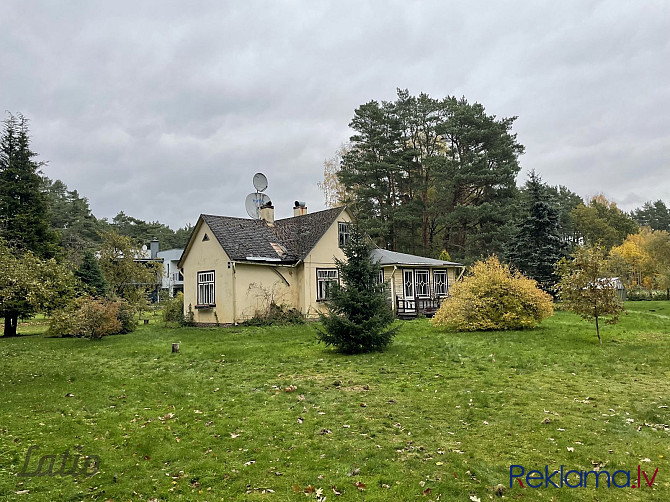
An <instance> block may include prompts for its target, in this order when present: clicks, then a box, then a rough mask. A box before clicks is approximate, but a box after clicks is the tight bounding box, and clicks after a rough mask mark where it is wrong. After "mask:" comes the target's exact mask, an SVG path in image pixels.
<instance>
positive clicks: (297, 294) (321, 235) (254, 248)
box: [178, 203, 460, 326]
mask: <svg viewBox="0 0 670 502" xmlns="http://www.w3.org/2000/svg"><path fill="white" fill-rule="evenodd" d="M351 221H352V216H351V214H350V212H349V210H348V209H347V208H345V207H338V208H333V209H326V210H325V211H318V212H315V213H309V214H307V211H306V208H305V207H304V205H300V204H298V203H296V207H295V208H294V216H293V217H292V218H284V219H281V220H277V221H275V220H274V208H272V207H271V206H270V207H265V208H263V209H262V210H261V218H260V219H257V220H255V219H246V218H231V217H227V216H214V215H208V214H202V215H200V217H199V218H198V221H197V223H196V225H195V227H194V229H193V232H192V233H191V237H190V239H189V242H188V244H187V246H186V248H185V249H184V252H183V254H182V256H181V259H180V260H179V263H178V267H179V268H180V270H181V271H182V273H183V277H184V309H185V311H186V312H188V310H189V307H190V308H191V310H192V311H193V313H194V321H195V323H196V324H197V325H204V326H206V325H213V324H236V323H238V322H243V321H245V320H247V319H250V318H252V317H253V316H254V315H255V314H256V313H257V312H262V311H264V310H265V309H267V307H268V306H269V304H270V303H271V302H274V303H276V304H285V305H288V306H290V307H293V308H296V309H298V310H300V311H301V312H302V313H304V314H306V315H307V316H308V317H315V316H316V315H317V313H318V312H319V311H322V310H323V309H324V300H325V299H326V297H327V295H328V288H329V284H330V283H331V282H333V281H339V277H338V271H337V268H336V266H335V259H336V258H337V259H339V260H345V255H344V252H343V250H342V247H343V245H344V243H345V242H346V240H347V238H348V229H349V224H350V223H351ZM375 253H378V254H379V256H377V255H376V254H375V255H373V258H374V259H376V260H378V261H380V264H381V265H382V267H383V273H384V277H383V280H390V281H391V291H392V299H391V301H392V302H393V305H394V308H396V309H397V308H398V307H400V309H399V310H398V312H399V313H401V314H406V315H412V314H413V315H416V313H418V312H422V311H423V309H424V308H425V307H431V306H432V305H433V304H430V305H429V302H428V299H429V298H435V296H436V294H437V297H440V296H446V294H447V292H448V287H449V284H451V282H453V281H454V280H456V277H457V275H456V269H457V267H460V265H459V264H455V263H454V264H452V263H450V262H440V261H439V260H431V262H430V263H428V262H426V261H422V260H428V259H427V258H421V257H418V256H412V255H404V254H402V253H393V252H391V251H385V250H375ZM408 270H412V273H410V272H409V271H408ZM426 270H427V271H428V273H429V276H428V279H427V281H428V286H427V288H428V289H426V285H425V284H424V282H425V281H426V276H425V273H424V272H425V271H426ZM380 279H381V277H380ZM410 280H411V281H412V285H411V286H410V284H409V281H410ZM416 281H418V282H416ZM450 281H451V282H450ZM405 283H406V284H405ZM437 301H439V298H438V300H437ZM431 308H432V307H431ZM429 310H430V308H428V309H426V312H427V313H430V312H429Z"/></svg>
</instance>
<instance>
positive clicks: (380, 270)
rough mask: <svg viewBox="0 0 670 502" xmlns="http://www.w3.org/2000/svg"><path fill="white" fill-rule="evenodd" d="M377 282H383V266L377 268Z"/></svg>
mask: <svg viewBox="0 0 670 502" xmlns="http://www.w3.org/2000/svg"><path fill="white" fill-rule="evenodd" d="M377 282H378V283H379V284H384V269H383V268H380V269H379V277H378V278H377Z"/></svg>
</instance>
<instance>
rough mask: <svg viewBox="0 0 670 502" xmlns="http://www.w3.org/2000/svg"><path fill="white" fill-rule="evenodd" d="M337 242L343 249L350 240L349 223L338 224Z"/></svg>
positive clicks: (341, 222)
mask: <svg viewBox="0 0 670 502" xmlns="http://www.w3.org/2000/svg"><path fill="white" fill-rule="evenodd" d="M337 240H338V243H339V245H340V247H341V248H343V247H344V245H345V244H346V243H347V241H348V240H349V223H347V222H346V221H340V222H338V223H337Z"/></svg>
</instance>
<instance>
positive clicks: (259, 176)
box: [254, 173, 268, 192]
mask: <svg viewBox="0 0 670 502" xmlns="http://www.w3.org/2000/svg"><path fill="white" fill-rule="evenodd" d="M267 187H268V179H267V178H266V177H265V175H264V174H263V173H256V174H254V188H255V189H256V190H258V191H259V192H263V191H265V189H266V188H267Z"/></svg>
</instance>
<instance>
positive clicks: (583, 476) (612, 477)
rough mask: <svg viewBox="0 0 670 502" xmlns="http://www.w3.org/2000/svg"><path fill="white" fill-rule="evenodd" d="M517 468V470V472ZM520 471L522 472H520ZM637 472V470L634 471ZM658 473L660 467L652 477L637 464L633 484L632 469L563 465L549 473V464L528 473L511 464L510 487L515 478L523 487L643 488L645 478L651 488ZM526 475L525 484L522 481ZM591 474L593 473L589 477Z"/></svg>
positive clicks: (521, 467)
mask: <svg viewBox="0 0 670 502" xmlns="http://www.w3.org/2000/svg"><path fill="white" fill-rule="evenodd" d="M515 469H516V472H515ZM519 471H520V472H519ZM633 473H635V471H633ZM656 474H658V467H657V468H656V470H655V471H654V475H653V476H651V479H650V478H649V476H648V475H647V473H646V472H645V471H643V470H642V468H641V467H640V466H639V465H638V466H637V483H636V484H631V475H630V471H625V470H618V471H614V472H613V473H612V474H610V473H609V471H606V470H603V469H601V470H598V471H595V470H594V471H579V470H574V469H572V470H569V471H565V469H564V467H563V466H562V465H561V469H560V470H554V471H553V472H552V473H551V474H550V473H549V466H548V465H545V466H544V472H543V471H541V470H532V471H528V473H526V469H525V468H524V467H523V466H521V465H510V466H509V487H510V488H512V486H513V484H514V480H515V479H516V481H517V482H518V483H519V485H521V488H526V486H528V487H529V488H549V486H553V487H555V488H563V487H568V488H587V487H589V486H590V487H594V486H595V488H598V486H599V484H600V485H604V484H605V482H606V483H607V488H610V487H612V486H614V487H615V488H643V485H642V483H641V482H642V480H644V481H645V482H646V484H647V486H649V487H650V488H651V487H652V486H653V484H654V480H655V479H656ZM524 475H525V480H526V482H525V484H524V482H523V481H522V479H524ZM589 475H592V476H591V477H589ZM589 482H590V484H589Z"/></svg>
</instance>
